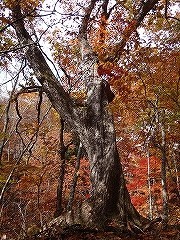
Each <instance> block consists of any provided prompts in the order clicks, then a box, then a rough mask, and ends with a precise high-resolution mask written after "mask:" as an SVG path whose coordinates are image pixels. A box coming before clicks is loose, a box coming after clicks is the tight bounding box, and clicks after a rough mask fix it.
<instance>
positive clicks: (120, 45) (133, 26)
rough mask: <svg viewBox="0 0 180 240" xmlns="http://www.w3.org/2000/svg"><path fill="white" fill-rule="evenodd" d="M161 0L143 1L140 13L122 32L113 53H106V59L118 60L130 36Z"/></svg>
mask: <svg viewBox="0 0 180 240" xmlns="http://www.w3.org/2000/svg"><path fill="white" fill-rule="evenodd" d="M158 1H159V0H147V1H146V2H144V1H143V3H142V5H141V7H140V9H139V11H138V13H137V14H136V16H135V17H134V19H133V20H132V21H131V22H130V24H129V25H128V26H127V27H126V28H125V30H124V32H123V33H122V39H121V41H120V42H119V43H117V44H116V46H115V47H114V48H113V49H112V52H111V54H110V55H109V53H107V54H106V56H107V57H106V59H105V61H110V62H114V61H118V60H119V58H120V56H121V54H122V52H123V49H124V47H125V46H126V43H127V42H128V40H129V38H130V36H131V35H132V34H133V32H134V31H135V30H136V29H137V28H138V27H139V26H140V24H141V23H142V21H143V20H144V18H145V17H146V15H147V14H148V13H149V11H150V10H151V9H153V7H154V6H155V4H156V3H158Z"/></svg>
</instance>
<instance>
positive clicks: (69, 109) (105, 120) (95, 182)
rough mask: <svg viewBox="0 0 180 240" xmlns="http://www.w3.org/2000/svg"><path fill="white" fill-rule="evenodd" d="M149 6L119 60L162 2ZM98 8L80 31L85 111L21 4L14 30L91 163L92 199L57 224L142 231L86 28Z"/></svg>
mask: <svg viewBox="0 0 180 240" xmlns="http://www.w3.org/2000/svg"><path fill="white" fill-rule="evenodd" d="M147 2H148V3H152V4H151V6H150V7H147V4H145V5H144V6H142V9H141V11H140V12H139V13H138V14H139V15H138V14H137V16H138V18H137V19H136V24H135V25H134V26H133V28H132V29H130V30H131V32H128V35H127V34H125V35H124V38H123V41H122V43H123V44H120V45H119V46H118V48H117V49H115V50H116V52H117V53H118V55H119V54H120V52H121V50H122V48H123V47H124V46H125V45H124V44H125V42H127V40H128V39H129V37H130V35H131V33H132V32H133V31H134V30H135V28H137V27H138V26H139V24H140V22H141V21H142V20H143V19H144V17H145V15H146V14H147V13H148V11H149V10H150V9H151V8H152V7H153V6H154V4H155V3H156V2H158V1H157V0H156V1H150V0H148V1H147ZM95 4H96V1H95V0H92V1H91V2H90V5H89V7H88V8H87V9H86V13H85V16H84V18H83V20H82V25H81V27H80V31H79V42H80V47H81V53H82V63H81V69H82V74H83V79H84V81H85V84H86V88H87V104H86V107H84V108H80V107H77V106H76V105H75V104H74V103H73V101H72V99H71V98H70V96H69V94H68V93H67V92H65V91H64V89H63V87H62V86H61V84H60V83H59V82H58V80H57V79H56V78H55V76H54V74H53V73H52V71H51V69H50V67H49V66H48V64H47V63H46V60H45V58H44V56H43V54H42V52H41V51H40V50H39V48H38V46H37V44H36V43H34V42H33V41H32V39H31V36H30V35H29V34H28V32H27V30H26V29H25V27H24V23H23V17H22V13H21V9H20V6H19V4H18V3H17V5H16V6H15V7H14V8H13V9H12V15H13V18H14V20H16V21H14V24H13V26H14V28H15V31H16V34H17V37H18V39H19V42H20V44H26V45H27V47H26V49H25V56H26V58H27V60H28V62H29V64H30V66H31V68H32V69H33V70H34V73H35V75H36V77H37V79H38V80H39V82H40V83H41V85H42V87H43V90H44V91H45V92H46V94H47V95H48V97H49V99H50V101H51V103H52V105H53V106H54V108H55V109H56V110H57V112H58V113H59V114H60V115H61V117H62V118H63V120H65V121H66V122H68V124H69V125H71V126H72V127H73V129H74V131H76V133H77V134H78V136H79V139H80V142H81V143H82V144H83V147H84V149H85V151H86V152H87V155H88V158H89V162H90V177H91V183H92V197H91V198H90V200H89V202H86V203H83V204H82V206H81V207H80V208H79V209H78V210H76V214H73V213H72V212H70V213H69V214H65V215H64V216H62V217H61V218H59V223H61V224H63V223H64V224H75V223H80V224H85V225H88V226H89V225H92V226H93V225H94V226H105V225H106V224H107V221H111V220H112V219H116V220H117V224H118V225H120V224H122V225H123V226H124V227H127V224H128V223H132V224H133V225H136V226H137V227H138V228H141V226H142V220H143V218H142V217H141V216H140V215H139V214H138V212H137V211H136V209H135V208H134V206H133V205H132V203H131V200H130V197H129V193H128V190H127V188H126V185H125V180H124V176H123V171H122V166H121V163H120V160H119V155H118V151H117V147H116V137H115V130H114V123H113V117H112V115H111V113H110V111H109V110H108V98H107V96H106V94H105V93H104V91H103V81H102V79H101V78H100V77H99V75H98V73H97V66H98V58H97V56H96V54H95V53H94V52H93V50H92V48H91V45H90V44H89V42H88V38H87V26H88V22H89V19H90V15H91V12H92V10H93V9H94V6H95ZM145 6H146V7H145ZM18 19H19V20H18ZM78 211H79V212H78ZM52 224H53V223H52Z"/></svg>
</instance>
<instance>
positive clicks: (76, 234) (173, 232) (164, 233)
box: [35, 225, 180, 240]
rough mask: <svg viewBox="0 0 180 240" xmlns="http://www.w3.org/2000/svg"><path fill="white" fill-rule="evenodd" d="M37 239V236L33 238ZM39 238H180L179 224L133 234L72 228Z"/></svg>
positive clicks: (119, 239)
mask: <svg viewBox="0 0 180 240" xmlns="http://www.w3.org/2000/svg"><path fill="white" fill-rule="evenodd" d="M35 239H39V238H35ZM40 239H41V240H180V225H176V226H173V225H171V226H168V227H167V229H166V230H162V229H159V228H158V226H157V227H156V226H155V227H154V229H152V230H151V231H148V232H145V233H141V234H135V233H132V232H129V233H118V232H116V233H115V232H98V231H97V232H95V231H94V232H89V231H83V230H82V229H81V230H78V229H74V230H72V229H71V230H69V229H68V230H66V231H63V232H61V233H58V232H57V233H56V234H53V236H51V237H50V236H49V237H47V238H46V237H45V238H40Z"/></svg>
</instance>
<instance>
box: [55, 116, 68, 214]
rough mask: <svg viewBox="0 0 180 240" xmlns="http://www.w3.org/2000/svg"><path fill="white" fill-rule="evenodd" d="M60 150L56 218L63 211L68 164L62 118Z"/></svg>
mask: <svg viewBox="0 0 180 240" xmlns="http://www.w3.org/2000/svg"><path fill="white" fill-rule="evenodd" d="M60 125H61V129H60V136H59V139H60V144H59V145H60V146H59V148H60V150H59V153H60V154H59V155H60V160H61V166H60V173H59V178H58V186H57V203H56V211H55V213H54V216H55V217H57V216H60V214H61V213H62V211H63V207H62V198H63V196H62V194H63V184H64V175H65V164H66V159H65V153H66V150H67V148H66V147H65V145H64V120H63V119H62V118H61V119H60Z"/></svg>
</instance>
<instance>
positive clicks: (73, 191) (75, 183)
mask: <svg viewBox="0 0 180 240" xmlns="http://www.w3.org/2000/svg"><path fill="white" fill-rule="evenodd" d="M81 157H82V144H81V143H80V144H79V149H78V153H77V158H76V166H75V173H74V177H73V181H72V185H71V190H70V194H69V201H68V204H67V211H71V210H72V206H73V200H74V195H75V190H76V186H77V180H78V171H79V168H80V160H81Z"/></svg>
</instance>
